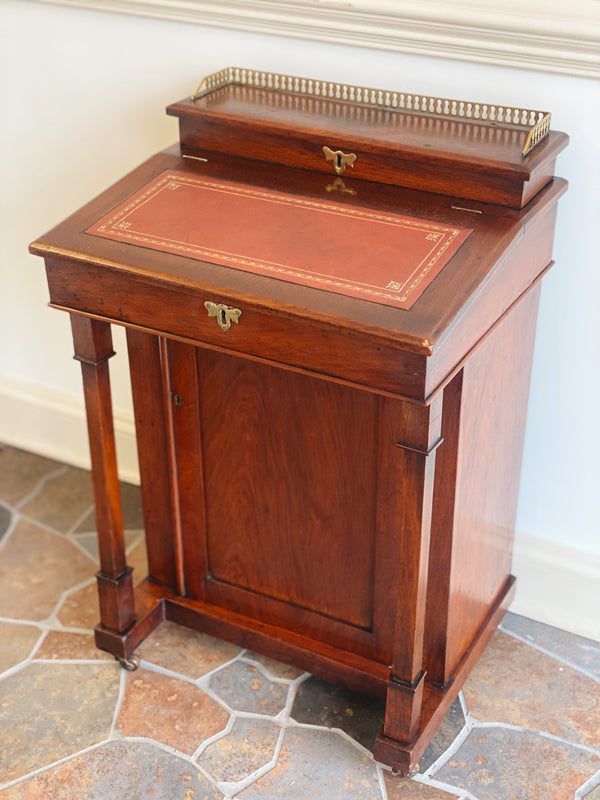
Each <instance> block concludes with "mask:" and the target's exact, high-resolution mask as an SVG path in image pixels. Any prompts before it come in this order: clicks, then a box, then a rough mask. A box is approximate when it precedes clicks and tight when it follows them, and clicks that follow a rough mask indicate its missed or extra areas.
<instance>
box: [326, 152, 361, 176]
mask: <svg viewBox="0 0 600 800" xmlns="http://www.w3.org/2000/svg"><path fill="white" fill-rule="evenodd" d="M323 153H324V154H325V161H333V168H334V170H335V173H336V175H341V174H342V172H343V171H344V170H345V169H346V167H353V166H354V162H355V161H356V159H357V155H356V153H342V151H341V150H332V149H331V148H330V147H327V145H325V147H324V148H323Z"/></svg>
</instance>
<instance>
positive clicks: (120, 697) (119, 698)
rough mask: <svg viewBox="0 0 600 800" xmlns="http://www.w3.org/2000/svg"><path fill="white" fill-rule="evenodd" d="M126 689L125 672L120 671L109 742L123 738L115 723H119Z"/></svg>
mask: <svg viewBox="0 0 600 800" xmlns="http://www.w3.org/2000/svg"><path fill="white" fill-rule="evenodd" d="M126 688H127V671H126V670H124V669H121V674H120V676H119V694H118V696H117V702H116V703H115V709H114V712H113V718H112V722H111V726H110V731H109V734H108V738H109V741H110V740H115V739H122V738H123V736H122V735H121V734H120V733H119V732H118V731H117V723H118V721H119V715H120V713H121V709H122V708H123V702H124V700H125V690H126Z"/></svg>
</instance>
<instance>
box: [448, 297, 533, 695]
mask: <svg viewBox="0 0 600 800" xmlns="http://www.w3.org/2000/svg"><path fill="white" fill-rule="evenodd" d="M539 292H540V286H539V285H538V286H536V287H535V288H534V289H533V290H532V291H531V292H530V293H529V294H528V295H527V297H526V298H525V299H524V300H523V301H522V302H521V303H520V304H519V305H518V306H517V307H516V308H515V309H514V310H513V311H512V313H511V314H510V315H509V316H508V317H507V319H505V320H504V321H503V322H502V324H501V325H499V326H498V328H497V329H496V330H495V331H494V332H493V333H492V334H491V335H490V336H489V338H488V339H487V340H486V341H485V342H484V343H483V345H482V346H481V347H480V348H479V349H478V350H477V352H476V353H474V354H473V356H472V358H471V359H470V360H469V362H468V363H467V364H466V365H465V368H464V377H463V387H462V397H461V416H460V435H459V447H458V462H457V475H458V480H457V483H456V499H455V509H454V530H453V552H452V573H451V584H450V605H449V625H448V634H447V638H446V664H445V674H444V680H443V681H442V682H443V683H445V682H446V681H447V680H448V677H449V675H450V673H451V671H452V669H454V668H455V667H456V665H457V664H458V662H459V661H460V658H461V657H462V653H464V651H465V649H466V648H467V647H468V646H469V644H470V639H471V638H472V636H473V631H475V630H477V629H478V628H479V627H480V625H481V624H482V622H483V619H484V618H485V615H486V612H487V610H488V609H489V608H490V606H491V605H492V604H493V602H494V599H495V598H496V597H497V595H498V594H499V593H500V592H501V591H502V588H503V586H504V584H505V583H506V581H507V579H508V577H509V575H510V571H511V555H512V543H513V536H514V525H515V518H516V511H517V498H518V490H519V476H520V471H521V457H522V452H523V440H524V434H525V421H526V413H527V403H526V400H527V395H528V392H529V376H530V372H531V361H532V357H533V342H534V336H535V326H536V319H537V307H538V301H539ZM473 563H476V564H477V569H476V570H472V566H471V565H472V564H473ZM467 574H468V579H467ZM467 580H468V589H467V588H466V587H467Z"/></svg>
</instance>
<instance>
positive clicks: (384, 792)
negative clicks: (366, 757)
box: [375, 761, 388, 800]
mask: <svg viewBox="0 0 600 800" xmlns="http://www.w3.org/2000/svg"><path fill="white" fill-rule="evenodd" d="M375 769H376V771H377V778H378V780H379V791H380V792H381V800H388V793H387V786H386V785H385V778H384V775H383V773H384V769H385V768H384V766H383V765H382V764H379V762H377V761H376V762H375Z"/></svg>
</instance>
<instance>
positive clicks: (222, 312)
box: [204, 300, 242, 331]
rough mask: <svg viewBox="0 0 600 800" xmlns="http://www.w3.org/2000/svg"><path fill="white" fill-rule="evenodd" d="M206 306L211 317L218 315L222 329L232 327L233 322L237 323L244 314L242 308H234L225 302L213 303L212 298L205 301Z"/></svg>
mask: <svg viewBox="0 0 600 800" xmlns="http://www.w3.org/2000/svg"><path fill="white" fill-rule="evenodd" d="M204 308H205V309H206V310H207V311H208V316H209V317H216V320H217V323H218V325H219V328H221V330H222V331H228V330H229V328H231V323H232V322H235V323H236V325H237V323H238V321H239V319H240V317H241V316H242V311H241V309H240V308H232V307H231V306H225V305H223V303H213V302H212V300H207V301H206V302H205V303H204Z"/></svg>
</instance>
